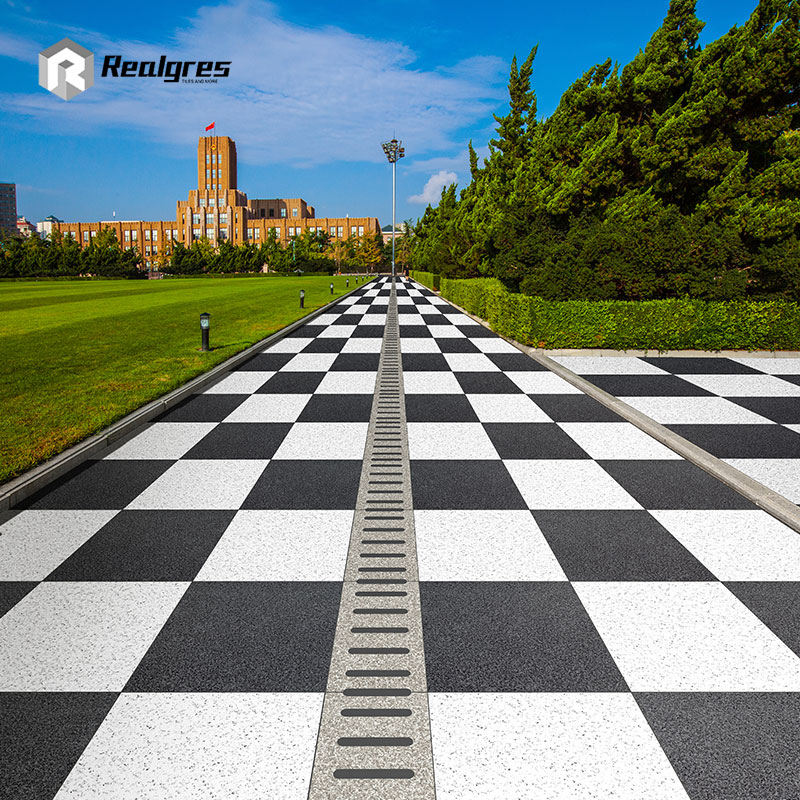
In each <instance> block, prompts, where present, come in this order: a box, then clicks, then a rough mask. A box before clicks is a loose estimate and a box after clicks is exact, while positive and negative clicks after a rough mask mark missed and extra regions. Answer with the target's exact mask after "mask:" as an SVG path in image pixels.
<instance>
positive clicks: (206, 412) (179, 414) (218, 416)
mask: <svg viewBox="0 0 800 800" xmlns="http://www.w3.org/2000/svg"><path fill="white" fill-rule="evenodd" d="M262 388H263V387H262ZM248 397H250V395H249V394H193V395H191V397H189V398H187V399H186V400H184V401H183V402H182V403H178V405H176V406H173V407H172V408H170V409H169V410H168V411H165V412H164V413H163V414H162V415H161V416H160V417H156V419H155V421H156V422H222V420H223V419H225V417H227V416H228V415H229V414H231V413H233V411H234V410H235V409H236V408H238V407H239V406H240V405H241V404H242V403H243V402H244V401H245V400H247V398H248Z"/></svg>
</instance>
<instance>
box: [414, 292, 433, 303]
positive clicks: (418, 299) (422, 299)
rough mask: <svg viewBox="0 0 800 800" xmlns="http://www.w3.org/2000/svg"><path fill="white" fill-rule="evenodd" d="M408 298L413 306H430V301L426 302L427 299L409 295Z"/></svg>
mask: <svg viewBox="0 0 800 800" xmlns="http://www.w3.org/2000/svg"><path fill="white" fill-rule="evenodd" d="M409 296H410V297H411V299H412V300H413V301H414V305H415V306H429V305H431V301H430V300H428V298H427V297H418V296H417V295H412V294H411V293H409Z"/></svg>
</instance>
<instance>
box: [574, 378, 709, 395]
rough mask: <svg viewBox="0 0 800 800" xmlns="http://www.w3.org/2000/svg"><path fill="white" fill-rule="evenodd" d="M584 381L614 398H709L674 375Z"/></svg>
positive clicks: (706, 392) (706, 393)
mask: <svg viewBox="0 0 800 800" xmlns="http://www.w3.org/2000/svg"><path fill="white" fill-rule="evenodd" d="M584 377H585V378H586V380H588V381H590V382H591V383H593V384H594V385H595V386H598V387H599V388H600V389H602V390H603V391H606V392H608V393H609V394H613V395H614V396H615V397H711V396H712V395H713V393H712V392H709V391H706V390H705V389H701V388H700V387H699V386H695V385H694V384H693V383H689V381H685V380H682V379H681V378H678V377H677V376H675V375H585V376H584Z"/></svg>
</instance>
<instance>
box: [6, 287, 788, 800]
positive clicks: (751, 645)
mask: <svg viewBox="0 0 800 800" xmlns="http://www.w3.org/2000/svg"><path fill="white" fill-rule="evenodd" d="M390 294H391V291H390V285H389V282H388V281H386V280H383V281H381V282H380V283H379V284H377V285H376V284H368V285H367V286H366V287H364V288H363V289H362V290H360V291H359V292H358V293H357V294H355V295H353V296H350V297H348V298H346V299H344V300H343V301H342V302H341V303H340V304H338V305H337V306H335V307H334V308H333V310H332V311H331V312H330V313H328V314H325V315H324V316H322V317H317V318H316V319H315V320H313V321H312V322H311V323H309V324H307V325H306V326H304V327H302V328H301V329H299V330H298V331H296V332H295V333H293V334H291V335H290V336H288V337H287V338H285V339H283V340H281V341H280V342H278V343H277V344H275V345H274V346H272V347H271V348H269V349H268V350H267V351H265V352H264V353H263V354H261V355H258V356H256V357H254V358H253V359H252V360H251V361H249V362H248V363H246V364H245V365H244V366H242V367H240V368H239V369H237V370H236V371H235V372H233V373H231V374H230V375H229V376H227V377H225V378H223V379H222V380H221V381H220V382H218V383H217V384H215V385H214V386H212V387H211V388H209V389H207V390H206V391H205V392H203V393H202V394H198V395H195V396H193V397H192V398H191V399H190V400H188V401H186V402H185V403H184V404H182V405H181V406H178V407H176V408H174V409H172V410H171V411H169V412H167V413H166V414H165V415H164V416H163V417H161V418H160V419H159V420H158V421H156V422H155V423H152V424H151V425H149V426H148V427H147V428H146V429H144V430H142V431H141V432H140V433H139V434H138V435H137V436H135V437H133V438H131V439H130V440H129V441H127V442H123V443H122V444H120V445H119V446H118V447H117V448H116V449H115V450H114V451H111V452H109V453H108V455H107V456H106V457H105V458H103V459H102V460H98V461H93V462H89V463H87V464H85V465H84V466H82V467H80V468H79V469H78V470H76V472H75V473H73V474H71V475H69V476H67V477H66V478H65V479H63V480H62V481H61V482H60V483H59V484H58V485H54V486H52V487H50V488H49V489H48V490H46V491H44V492H42V493H41V494H40V495H39V496H37V497H33V498H31V499H30V500H29V501H27V502H26V503H25V504H24V506H23V507H22V508H20V509H17V510H16V511H15V512H12V513H11V514H9V515H5V516H4V517H3V520H4V524H3V525H2V527H0V614H2V616H0V796H2V797H3V800H6V798H9V800H30V799H33V798H35V799H36V800H40V799H41V800H43V799H44V798H52V797H57V798H59V800H63V799H64V798H75V799H76V800H77V798H80V800H94V799H95V798H98V799H99V798H115V799H116V798H120V799H123V798H124V799H125V800H128V799H129V800H134V798H136V800H144V799H147V800H150V799H151V798H152V800H162V798H180V800H184V799H186V800H189V798H191V799H192V800H195V798H226V799H228V798H230V800H240V799H242V800H243V799H245V798H247V800H250V798H252V799H253V800H255V798H259V799H263V798H287V800H293V799H294V798H297V800H301V799H302V798H306V797H307V796H308V792H309V789H310V781H311V774H312V767H313V765H314V760H315V752H316V750H317V742H318V737H320V741H322V739H321V735H320V721H321V716H322V708H323V699H324V696H325V691H326V686H329V684H328V680H329V672H330V669H331V658H332V654H333V648H334V637H335V635H336V626H337V615H338V614H339V608H340V601H341V599H342V590H343V587H344V586H345V582H344V578H345V564H346V561H347V553H348V545H349V542H350V534H351V530H352V526H353V517H354V509H356V506H357V502H358V496H357V495H358V487H359V480H360V477H361V473H362V466H363V456H364V451H365V444H366V441H367V433H368V427H369V420H370V414H371V409H372V404H373V393H374V391H375V381H376V375H377V370H378V363H379V358H380V352H381V346H382V341H383V336H384V329H385V322H386V310H387V307H388V303H389V300H390V299H391V298H390ZM397 304H398V305H397V310H398V312H399V313H398V322H399V332H400V350H401V353H402V382H403V384H404V392H405V412H406V418H407V426H406V427H407V442H408V457H409V465H410V480H411V484H410V490H411V496H412V497H413V515H414V519H413V521H414V527H415V529H416V551H417V562H418V568H419V598H420V608H421V617H422V632H423V645H424V663H425V673H426V682H427V699H428V706H429V713H430V735H431V741H432V753H433V771H434V779H435V790H436V797H437V798H440V800H443V799H444V798H446V799H447V800H472V799H473V798H474V800H479V799H480V800H484V799H485V798H497V799H498V800H501V799H502V800H513V799H516V798H519V799H520V800H522V798H526V799H527V798H531V799H534V798H535V800H550V798H559V799H561V798H564V800H567V798H568V799H569V800H577V799H580V800H583V798H599V799H601V800H605V798H609V799H610V798H623V799H624V800H662V798H663V799H664V800H667V799H668V798H669V799H670V800H671V799H672V798H687V797H688V798H691V800H729V799H730V800H787V798H798V797H800V770H798V766H797V765H798V763H799V762H800V588H798V587H800V534H797V533H796V532H794V531H793V530H791V529H789V528H787V527H785V526H783V525H782V524H781V523H779V522H777V521H776V520H775V519H774V518H772V517H770V516H769V515H767V514H766V513H765V512H763V511H761V510H759V509H757V508H756V507H755V506H753V505H752V504H751V503H750V502H749V501H748V500H746V499H745V498H744V497H742V496H741V495H739V494H737V493H735V492H734V491H732V490H731V489H729V488H727V487H726V486H724V485H722V484H721V483H719V482H718V481H716V480H715V479H713V478H711V477H710V476H709V475H707V474H706V473H704V472H702V471H701V470H700V469H698V468H697V467H695V466H693V465H692V464H690V463H688V462H686V461H684V460H682V459H681V458H680V457H678V456H677V455H676V454H675V453H674V452H672V451H671V450H669V449H667V448H665V447H663V446H662V445H660V444H658V443H656V442H655V441H654V440H652V439H650V438H649V437H647V436H646V435H645V434H644V433H642V432H641V431H639V430H638V429H637V428H635V427H634V426H632V425H630V424H629V423H627V422H624V421H622V420H621V419H620V418H619V417H616V416H615V415H614V414H612V413H611V412H610V411H608V409H606V408H605V407H604V406H602V405H600V404H599V403H597V402H596V401H594V400H592V399H591V398H589V397H587V396H585V395H583V394H582V393H580V392H579V391H578V390H577V389H575V388H574V387H573V386H572V385H571V384H568V383H567V382H565V381H563V380H562V379H560V378H559V377H558V376H556V375H554V374H553V373H551V372H549V371H548V370H546V369H545V368H543V367H542V366H541V365H540V364H538V363H537V362H535V361H533V360H532V359H530V358H528V357H527V356H525V355H524V354H522V353H520V352H519V351H517V350H515V349H514V348H513V347H511V345H509V344H508V343H506V342H505V341H503V340H502V339H500V338H499V337H497V336H495V335H494V334H493V333H491V331H488V330H487V329H485V328H483V327H482V326H480V325H478V324H476V323H474V322H473V321H472V320H471V319H469V318H468V317H466V316H465V315H463V314H461V313H460V312H458V311H457V310H456V309H455V308H453V307H451V306H449V305H448V304H447V303H446V302H445V301H444V300H442V299H440V298H438V297H436V296H433V295H432V293H430V292H429V291H428V290H426V289H423V288H422V287H419V286H418V285H416V284H413V283H410V282H406V281H404V282H401V283H399V285H398V287H397ZM605 361H606V362H610V361H612V359H607V360H605ZM663 361H664V360H663V359H659V360H654V362H655V363H654V365H655V367H656V368H657V369H660V370H661V371H662V372H665V373H668V374H665V375H663V376H661V377H664V378H665V379H667V380H670V381H671V383H672V384H674V382H675V381H685V382H687V383H688V384H690V385H693V386H695V387H696V388H697V389H698V391H701V392H709V393H711V394H710V395H705V397H703V398H702V399H706V400H708V399H709V397H710V399H711V400H713V399H714V395H716V396H717V397H724V398H727V397H731V396H734V395H735V396H736V397H737V398H738V397H739V394H738V392H739V391H745V389H739V388H737V389H736V390H735V391H734V395H730V394H727V393H726V392H727V390H726V389H720V387H721V385H722V384H721V383H720V382H719V381H718V384H715V385H713V386H712V383H710V382H709V381H705V383H703V381H700V380H697V379H696V378H695V379H694V382H693V381H692V380H686V378H685V376H686V375H687V374H688V372H684V371H682V370H685V369H688V368H687V367H684V366H682V365H677V366H678V367H680V368H676V369H671V368H670V366H669V365H668V364H666V363H662V362H663ZM693 361H697V360H696V359H694V360H693ZM562 363H566V365H567V366H571V365H572V368H573V369H575V364H574V362H568V361H566V360H562ZM725 363H727V362H725ZM731 363H736V364H739V363H740V362H739V361H737V362H731ZM641 364H644V365H647V364H650V366H653V362H648V361H641ZM743 366H744V367H748V368H750V367H752V365H751V364H750V363H749V362H747V364H744V365H743ZM764 366H765V365H762V366H761V367H759V365H756V368H758V369H760V370H761V371H762V372H764V371H765V370H764ZM636 369H641V370H646V368H645V367H644V366H641V367H636ZM692 369H694V367H692ZM576 371H577V372H581V370H580V369H576ZM582 374H587V373H586V371H585V370H584V372H583V373H582ZM601 374H602V373H601ZM640 374H641V373H640ZM699 374H700V375H712V374H713V373H711V371H710V368H709V370H708V372H701V373H699ZM747 374H748V375H751V376H752V375H754V373H753V372H749V370H748V371H747ZM673 375H680V376H681V377H680V378H677V377H675V378H674V379H673ZM742 376H743V377H744V374H742ZM587 377H589V375H588V374H587ZM716 377H720V376H716ZM723 377H725V378H727V379H729V383H728V384H726V386H732V385H733V383H732V382H730V377H731V376H730V373H728V374H726V375H724V376H723ZM755 377H756V378H760V379H761V376H760V375H759V374H758V373H755ZM768 377H770V376H767V375H765V376H763V378H768ZM592 379H594V378H592ZM775 380H778V381H783V382H784V383H786V385H787V386H797V384H796V383H794V382H793V381H794V379H792V380H789V381H786V380H784V379H783V378H775ZM597 383H598V385H600V386H601V387H602V388H605V389H606V390H607V391H611V392H612V393H615V394H618V395H619V396H621V397H623V399H626V401H628V402H631V400H630V399H629V398H630V397H631V396H632V395H637V394H641V391H640V390H635V391H621V390H617V389H613V388H609V386H610V385H611V384H610V383H609V382H605V385H603V382H600V381H597ZM628 383H629V384H630V385H633V383H634V381H629V382H628ZM763 383H764V380H763V379H762V384H763ZM769 383H770V384H771V385H772V386H777V385H778V384H774V383H773V381H769ZM665 385H666V383H665ZM754 385H755V383H754V381H750V386H749V387H747V389H746V390H747V391H748V392H749V394H747V395H742V396H747V397H750V398H754V397H755V398H758V397H761V396H763V395H764V394H765V392H764V391H760V390H759V391H756V390H754V389H752V388H751V387H752V386H754ZM623 388H624V387H623ZM773 391H776V392H777V389H773ZM782 391H783V389H782ZM786 391H787V392H791V391H793V390H791V389H788V390H786ZM667 394H668V391H667V390H666V389H662V390H660V391H659V395H663V396H666V395H667ZM777 396H778V397H780V396H781V395H777ZM697 397H698V398H700V395H697ZM681 399H682V400H683V399H685V398H681ZM691 399H692V398H690V400H691ZM789 399H791V396H790V397H789ZM726 402H727V401H726ZM730 402H732V405H733V406H734V407H735V408H741V409H743V410H746V411H751V412H753V413H754V414H757V415H759V416H761V417H763V418H764V419H765V420H767V421H768V422H758V423H753V424H754V425H756V424H758V425H760V426H761V429H762V430H763V431H766V430H768V429H770V431H772V430H773V428H774V430H775V431H778V433H767V434H762V435H764V436H767V437H769V436H772V437H773V438H774V437H778V438H781V436H782V434H781V433H779V432H780V431H787V432H789V433H795V434H796V433H797V431H796V430H794V429H792V428H791V427H790V426H793V425H794V426H796V425H797V424H798V423H800V420H797V419H794V418H793V419H789V418H786V417H785V416H783V412H781V418H780V419H778V418H777V417H774V416H770V414H769V413H767V405H770V403H767V404H766V405H765V404H761V406H760V407H759V408H755V407H754V405H753V402H752V401H748V403H749V405H748V403H745V402H743V401H741V400H738V399H737V400H735V401H730ZM638 403H639V400H638V399H637V400H636V402H631V404H632V405H635V406H636V407H637V408H640V409H641V410H643V411H645V412H646V413H651V412H649V411H648V410H647V409H646V408H644V407H642V406H641V405H639V404H638ZM771 405H779V404H777V403H772V404H771ZM690 407H694V406H693V405H692V404H689V405H687V406H686V408H690ZM726 407H727V406H726ZM660 408H661V409H662V410H663V409H664V408H666V404H662V406H661V407H660ZM697 408H699V406H697ZM787 408H788V406H787ZM687 413H689V412H687ZM698 413H700V412H699V411H698ZM737 413H738V412H737ZM776 413H777V412H776ZM786 413H789V412H788V411H787V412H786ZM652 416H653V417H654V418H655V419H656V420H658V421H660V422H663V423H665V424H667V425H668V426H670V427H672V426H673V425H674V426H676V430H678V432H679V433H681V435H684V436H686V437H687V438H690V439H692V436H691V435H689V434H690V433H691V431H687V430H685V429H683V430H680V429H678V428H677V426H684V428H685V426H690V425H698V426H702V425H706V424H707V423H708V422H709V419H708V417H703V418H702V419H701V418H698V417H693V418H691V419H689V418H688V417H682V418H681V419H677V418H668V417H667V416H664V415H663V414H661V411H660V410H659V409H656V408H655V406H654V408H653V411H652ZM727 419H728V418H726V417H723V416H722V415H721V414H720V413H717V414H716V415H714V414H713V413H712V423H713V424H720V423H723V424H724V421H725V420H727ZM739 423H741V425H742V431H743V433H742V436H743V437H745V438H746V437H747V436H750V433H749V429H748V421H747V420H745V419H743V418H742V419H739V418H736V420H735V421H733V420H732V419H731V424H737V425H738V424H739ZM775 423H780V424H775ZM712 433H713V432H712ZM712 433H703V435H704V436H706V441H708V442H710V441H711V440H712V439H713V436H712ZM757 433H758V432H754V435H753V436H750V439H749V440H750V441H753V442H755V443H758V442H759V441H761V439H760V438H759V435H755V434H757ZM693 440H694V441H697V442H698V443H701V442H700V440H699V439H693ZM714 441H717V440H714ZM770 441H772V440H770ZM775 441H776V442H777V441H778V439H775ZM781 441H783V439H781ZM703 446H706V445H703ZM780 446H781V447H782V446H783V445H780ZM777 448H778V444H775V445H774V446H773V449H772V450H769V451H768V452H767V454H766V455H765V454H764V452H763V451H756V450H753V449H751V450H747V451H746V452H745V451H744V450H733V451H724V452H723V451H721V450H720V451H716V452H715V450H714V448H713V447H712V445H711V444H709V445H708V449H709V450H710V451H711V452H712V453H714V454H716V455H720V456H721V457H723V458H725V459H726V460H727V459H728V458H731V459H737V458H748V457H751V456H752V458H756V459H758V458H770V457H773V456H774V457H777V458H784V457H786V458H789V457H792V456H787V455H785V452H786V451H783V450H780V451H778V449H777ZM755 452H759V453H761V454H760V455H753V453H755ZM743 453H744V455H743ZM732 463H734V464H736V462H735V461H733V462H732ZM736 465H737V466H740V465H739V464H736ZM745 471H746V470H745ZM765 482H767V483H769V481H767V480H766V479H765ZM774 488H777V487H774ZM795 502H796V501H795ZM329 688H330V687H329ZM412 713H413V709H412ZM398 738H401V737H398ZM341 746H343V747H344V746H352V745H346V744H345V745H341ZM405 746H407V745H406V744H402V743H400V744H398V743H395V744H391V745H390V744H387V745H386V746H385V747H386V749H385V751H384V756H385V759H386V761H385V763H387V764H388V763H390V762H391V758H392V752H393V751H392V749H391V748H392V747H396V748H399V747H405ZM372 747H374V746H372ZM353 752H356V751H355V750H354V751H353ZM368 752H373V750H368V748H367V746H365V749H364V753H365V762H366V755H367V753H368ZM412 771H413V770H412ZM365 780H370V779H368V778H362V779H352V778H349V779H348V778H342V780H341V785H340V786H336V787H335V788H334V789H331V790H330V792H331V793H330V795H329V796H330V797H331V798H333V797H337V798H339V797H341V798H350V797H357V796H359V792H363V787H364V784H363V781H365ZM379 780H380V779H379ZM383 780H386V779H383ZM395 780H408V781H413V780H414V778H410V777H409V778H397V779H395ZM374 796H375V797H381V793H380V790H376V791H375V794H374ZM409 796H412V795H411V794H409Z"/></svg>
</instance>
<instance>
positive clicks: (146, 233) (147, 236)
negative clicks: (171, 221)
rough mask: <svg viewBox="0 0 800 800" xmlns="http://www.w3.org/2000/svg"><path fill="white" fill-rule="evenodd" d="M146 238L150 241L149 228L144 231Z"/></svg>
mask: <svg viewBox="0 0 800 800" xmlns="http://www.w3.org/2000/svg"><path fill="white" fill-rule="evenodd" d="M144 240H145V241H146V242H149V241H150V231H149V230H146V231H145V232H144Z"/></svg>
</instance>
